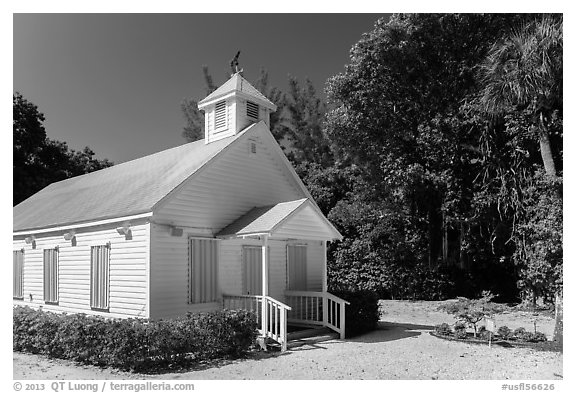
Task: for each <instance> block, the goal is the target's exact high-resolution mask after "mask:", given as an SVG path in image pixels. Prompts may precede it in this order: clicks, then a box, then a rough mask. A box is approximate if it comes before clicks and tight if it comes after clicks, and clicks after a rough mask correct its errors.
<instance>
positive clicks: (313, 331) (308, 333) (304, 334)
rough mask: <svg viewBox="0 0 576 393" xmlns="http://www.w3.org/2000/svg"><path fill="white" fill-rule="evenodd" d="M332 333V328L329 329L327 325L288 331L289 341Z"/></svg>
mask: <svg viewBox="0 0 576 393" xmlns="http://www.w3.org/2000/svg"><path fill="white" fill-rule="evenodd" d="M330 333H332V330H330V329H328V328H327V327H314V328H310V329H303V330H297V331H295V332H291V333H288V341H290V340H298V339H302V338H308V337H314V336H322V335H326V334H330Z"/></svg>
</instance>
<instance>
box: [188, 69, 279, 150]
mask: <svg viewBox="0 0 576 393" xmlns="http://www.w3.org/2000/svg"><path fill="white" fill-rule="evenodd" d="M198 109H200V110H203V111H204V113H205V115H204V138H205V143H210V142H214V141H217V140H219V139H222V138H226V137H229V136H232V135H236V134H238V133H239V132H241V131H242V130H244V129H245V128H246V127H249V126H251V125H252V124H254V123H259V122H264V123H265V124H266V125H267V126H268V127H270V113H272V112H274V111H275V110H276V105H274V103H273V102H271V101H270V100H269V99H268V98H266V97H265V96H264V94H262V93H260V92H259V91H258V90H256V88H255V87H254V86H252V85H251V84H250V83H248V81H247V80H246V79H244V78H243V77H242V75H241V74H240V72H236V73H235V74H234V75H232V76H231V77H230V79H229V80H227V81H226V82H225V83H224V84H223V85H222V86H220V87H219V88H218V89H216V90H215V91H213V92H212V93H210V94H209V95H208V97H206V98H204V99H203V100H201V101H200V102H199V103H198Z"/></svg>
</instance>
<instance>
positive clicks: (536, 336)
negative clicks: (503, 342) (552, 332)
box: [514, 327, 548, 343]
mask: <svg viewBox="0 0 576 393" xmlns="http://www.w3.org/2000/svg"><path fill="white" fill-rule="evenodd" d="M514 338H515V339H516V340H518V341H524V342H528V343H537V342H542V341H547V340H548V339H547V338H546V335H545V334H544V333H542V332H534V333H532V332H528V331H526V329H524V328H523V327H520V328H518V329H516V330H514Z"/></svg>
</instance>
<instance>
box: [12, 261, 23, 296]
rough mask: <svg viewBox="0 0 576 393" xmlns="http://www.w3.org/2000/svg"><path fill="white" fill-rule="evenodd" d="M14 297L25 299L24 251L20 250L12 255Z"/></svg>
mask: <svg viewBox="0 0 576 393" xmlns="http://www.w3.org/2000/svg"><path fill="white" fill-rule="evenodd" d="M12 269H13V270H12V278H13V285H12V296H13V297H15V298H23V297H24V251H22V250H18V251H14V252H13V253H12Z"/></svg>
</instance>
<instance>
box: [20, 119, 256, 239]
mask: <svg viewBox="0 0 576 393" xmlns="http://www.w3.org/2000/svg"><path fill="white" fill-rule="evenodd" d="M254 127H255V125H251V126H250V127H248V128H246V129H245V130H244V131H242V132H240V133H239V134H237V135H235V136H231V137H228V138H224V139H221V140H219V141H215V142H212V143H209V144H205V143H204V140H203V139H202V140H199V141H196V142H191V143H187V144H184V145H181V146H178V147H174V148H172V149H168V150H164V151H161V152H158V153H155V154H152V155H149V156H146V157H142V158H139V159H136V160H133V161H128V162H125V163H122V164H118V165H114V166H111V167H109V168H105V169H102V170H99V171H95V172H92V173H88V174H85V175H81V176H76V177H73V178H70V179H66V180H62V181H60V182H57V183H52V184H50V185H49V186H47V187H46V188H44V189H42V190H40V191H39V192H37V193H36V194H34V195H32V196H31V197H30V198H28V199H26V200H24V201H23V202H21V203H20V204H18V205H16V206H15V207H14V212H13V214H14V222H13V231H14V232H19V231H25V230H32V229H43V228H50V227H56V226H63V225H68V224H73V223H80V222H88V221H95V220H103V219H107V218H116V217H124V216H130V215H136V214H140V213H145V212H150V211H152V209H153V208H154V207H155V205H156V204H158V203H159V202H160V201H161V200H163V199H164V198H165V197H166V196H167V195H168V194H170V192H171V191H172V190H174V189H175V188H176V187H178V186H179V185H180V184H181V183H182V182H184V181H185V180H186V179H187V178H189V177H190V176H191V175H192V174H194V173H195V172H196V171H197V170H198V169H199V168H201V167H202V166H204V165H205V164H206V163H207V162H208V161H210V160H211V159H212V158H213V157H214V156H216V155H217V154H218V153H220V152H221V151H222V150H223V149H225V148H226V147H227V146H228V145H230V144H231V143H232V142H234V141H235V140H237V139H238V138H240V137H241V136H242V135H244V134H245V133H246V132H247V131H248V130H250V129H252V128H254Z"/></svg>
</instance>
